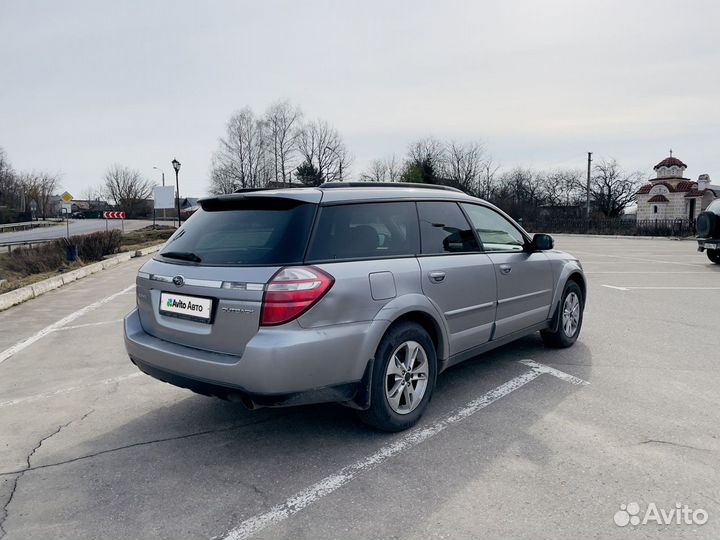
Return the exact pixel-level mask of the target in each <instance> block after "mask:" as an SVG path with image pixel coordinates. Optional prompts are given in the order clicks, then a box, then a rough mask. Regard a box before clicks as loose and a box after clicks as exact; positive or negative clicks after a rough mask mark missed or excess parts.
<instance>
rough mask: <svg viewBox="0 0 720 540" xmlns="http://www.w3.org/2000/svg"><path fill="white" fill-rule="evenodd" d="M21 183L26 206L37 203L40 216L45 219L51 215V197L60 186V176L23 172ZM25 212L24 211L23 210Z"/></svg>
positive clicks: (38, 172) (40, 172) (20, 178)
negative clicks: (33, 202) (32, 202)
mask: <svg viewBox="0 0 720 540" xmlns="http://www.w3.org/2000/svg"><path fill="white" fill-rule="evenodd" d="M19 183H20V185H21V187H22V190H23V195H24V197H23V198H24V199H25V204H26V205H28V204H30V202H31V201H35V202H36V203H37V208H38V215H40V216H41V217H43V218H46V217H49V216H50V214H51V208H50V197H51V196H52V194H53V193H54V192H55V191H56V189H57V188H58V184H59V175H57V174H52V173H48V172H42V171H31V172H23V173H22V174H20V177H19ZM23 210H24V209H23Z"/></svg>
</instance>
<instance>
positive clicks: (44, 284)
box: [0, 244, 164, 311]
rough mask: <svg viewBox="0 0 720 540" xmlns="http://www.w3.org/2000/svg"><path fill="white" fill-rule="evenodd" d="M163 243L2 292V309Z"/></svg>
mask: <svg viewBox="0 0 720 540" xmlns="http://www.w3.org/2000/svg"><path fill="white" fill-rule="evenodd" d="M163 245H164V244H158V245H156V246H150V247H146V248H143V249H138V250H137V251H127V252H124V253H118V254H117V255H114V256H112V257H109V258H107V259H104V260H102V261H100V262H96V263H92V264H88V265H87V266H83V267H82V268H78V269H77V270H71V271H70V272H66V273H64V274H61V275H58V276H55V277H51V278H48V279H43V280H42V281H38V282H37V283H33V284H32V285H26V286H25V287H20V288H19V289H15V290H14V291H10V292H6V293H4V294H0V311H5V310H6V309H10V308H11V307H13V306H16V305H18V304H22V303H23V302H27V301H28V300H32V299H33V298H37V297H38V296H41V295H43V294H45V293H46V292H50V291H53V290H55V289H59V288H60V287H62V286H64V285H67V284H68V283H72V282H73V281H77V280H78V279H82V278H84V277H87V276H91V275H92V274H95V273H97V272H100V271H101V270H105V269H106V268H112V267H113V266H117V265H118V264H120V263H123V262H127V261H129V260H130V259H133V258H135V257H142V256H144V255H149V254H150V253H155V252H157V251H160V249H161V248H162V247H163Z"/></svg>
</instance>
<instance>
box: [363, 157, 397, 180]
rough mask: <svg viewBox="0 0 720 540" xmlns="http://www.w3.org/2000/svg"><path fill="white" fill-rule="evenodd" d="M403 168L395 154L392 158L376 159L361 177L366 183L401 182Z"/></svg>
mask: <svg viewBox="0 0 720 540" xmlns="http://www.w3.org/2000/svg"><path fill="white" fill-rule="evenodd" d="M401 175H402V168H401V167H400V164H399V163H398V160H397V158H396V157H395V154H393V155H392V157H390V158H386V159H376V160H374V161H372V162H371V163H370V165H369V166H368V168H367V169H366V170H365V172H363V173H362V174H361V175H360V178H362V179H363V180H364V181H365V182H399V181H400V176H401Z"/></svg>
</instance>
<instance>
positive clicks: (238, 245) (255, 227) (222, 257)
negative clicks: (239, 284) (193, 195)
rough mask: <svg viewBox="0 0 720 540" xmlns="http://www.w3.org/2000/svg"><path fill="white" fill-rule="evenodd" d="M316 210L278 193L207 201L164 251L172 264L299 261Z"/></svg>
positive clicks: (309, 204) (164, 257)
mask: <svg viewBox="0 0 720 540" xmlns="http://www.w3.org/2000/svg"><path fill="white" fill-rule="evenodd" d="M315 209H316V205H315V204H311V203H304V202H300V201H296V200H292V199H282V198H277V197H248V198H246V199H238V200H232V199H231V200H223V199H215V200H210V201H206V202H204V203H203V205H202V208H201V209H199V210H198V211H197V212H195V213H194V214H193V216H192V217H191V218H189V219H188V221H187V222H185V223H184V224H183V227H182V229H180V230H179V231H178V232H176V233H175V234H174V235H173V236H172V237H171V238H170V240H169V241H168V243H167V244H166V245H165V247H164V248H163V250H162V251H161V252H160V255H161V256H162V257H163V260H166V261H168V262H169V261H172V262H180V263H183V262H188V261H190V262H194V263H196V264H199V265H212V266H255V265H285V264H298V263H301V262H302V259H303V254H304V252H305V247H306V245H307V240H308V237H309V235H310V228H311V227H312V220H313V216H314V213H315Z"/></svg>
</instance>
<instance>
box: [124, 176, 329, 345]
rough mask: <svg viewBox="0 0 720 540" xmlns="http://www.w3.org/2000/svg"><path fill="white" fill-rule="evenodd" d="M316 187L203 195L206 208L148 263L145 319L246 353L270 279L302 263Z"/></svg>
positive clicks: (180, 336)
mask: <svg viewBox="0 0 720 540" xmlns="http://www.w3.org/2000/svg"><path fill="white" fill-rule="evenodd" d="M320 197H321V194H320V192H319V191H318V190H305V189H298V190H296V191H295V190H294V192H293V193H291V194H288V192H287V191H283V192H282V193H278V194H273V193H267V192H254V193H247V194H237V195H229V196H222V197H217V198H212V199H205V200H203V201H201V203H200V204H201V208H200V209H199V210H198V211H197V212H195V213H194V214H193V216H192V217H191V218H190V219H189V220H188V221H187V222H185V223H184V224H183V226H182V227H181V228H180V229H179V230H178V231H177V232H176V233H175V234H174V235H173V236H172V237H171V238H170V240H168V242H167V244H166V245H165V246H164V247H163V249H162V250H161V251H160V252H159V254H158V255H157V256H156V257H155V259H153V260H152V261H149V262H148V263H147V264H145V265H144V266H143V268H142V269H141V270H140V273H139V275H138V279H137V299H138V302H137V303H138V311H139V314H140V321H141V323H142V326H143V328H144V329H145V331H146V332H147V333H148V334H150V335H152V336H155V337H157V338H160V339H163V340H166V341H169V342H172V343H177V344H180V345H185V346H188V347H194V348H198V349H203V350H207V351H214V352H218V353H224V354H231V355H242V353H243V351H244V349H245V345H246V344H247V342H248V341H250V339H251V338H252V337H253V336H254V335H255V334H256V333H257V331H258V328H259V325H260V314H261V304H262V297H263V290H264V286H265V284H266V283H267V282H268V281H269V280H270V278H271V277H272V276H273V275H274V274H275V273H276V272H277V271H278V270H279V269H280V268H282V267H283V266H285V265H293V264H301V263H302V260H303V256H304V253H305V248H306V245H307V242H308V237H309V236H310V229H311V227H312V222H313V218H314V215H315V210H316V208H317V203H318V202H319V201H320Z"/></svg>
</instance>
